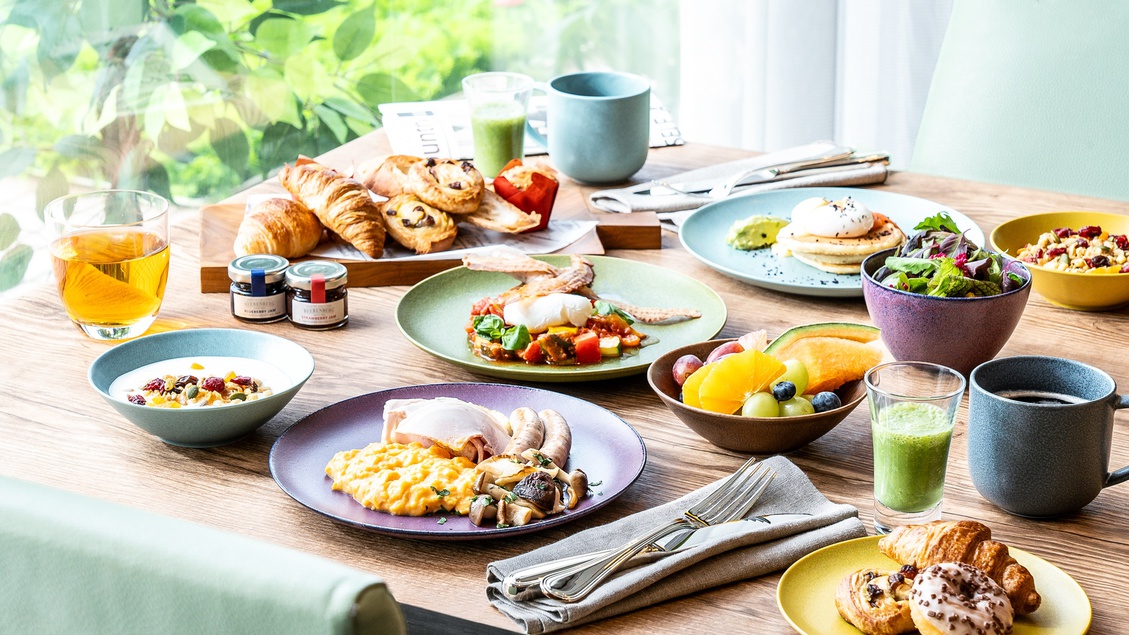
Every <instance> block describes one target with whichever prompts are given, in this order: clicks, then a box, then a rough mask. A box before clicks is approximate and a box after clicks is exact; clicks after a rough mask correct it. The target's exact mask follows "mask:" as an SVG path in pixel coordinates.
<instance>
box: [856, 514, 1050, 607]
mask: <svg viewBox="0 0 1129 635" xmlns="http://www.w3.org/2000/svg"><path fill="white" fill-rule="evenodd" d="M878 549H879V550H880V551H881V552H882V553H884V554H886V555H887V556H889V557H891V558H893V559H894V560H897V561H898V562H900V563H902V564H912V565H914V566H915V567H917V568H919V569H923V568H925V567H928V566H930V565H934V564H938V563H941V562H961V563H964V564H969V565H972V566H974V567H976V568H977V569H979V570H980V571H983V572H984V574H985V575H987V576H988V577H989V578H991V579H992V580H993V581H995V582H996V583H997V584H999V585H1000V586H1002V587H1003V588H1004V591H1006V592H1007V596H1008V599H1009V600H1010V601H1011V608H1012V609H1013V610H1014V611H1015V613H1016V615H1026V614H1027V613H1031V612H1032V611H1034V610H1035V609H1037V608H1039V604H1040V603H1041V602H1042V597H1041V596H1040V595H1039V593H1038V591H1036V590H1035V579H1034V578H1033V577H1032V576H1031V572H1030V571H1028V570H1027V568H1026V567H1024V566H1023V565H1021V564H1019V563H1018V562H1016V560H1015V558H1013V557H1012V556H1011V554H1009V553H1008V548H1007V545H1005V544H1003V543H1001V542H997V541H995V540H992V530H991V529H989V528H988V527H987V526H986V525H984V524H982V523H978V522H976V521H974V520H960V521H940V520H938V521H934V522H931V523H925V524H922V525H906V526H903V527H898V528H897V529H895V530H894V531H892V532H890V534H888V535H886V536H884V537H883V538H882V539H881V540H879V541H878Z"/></svg>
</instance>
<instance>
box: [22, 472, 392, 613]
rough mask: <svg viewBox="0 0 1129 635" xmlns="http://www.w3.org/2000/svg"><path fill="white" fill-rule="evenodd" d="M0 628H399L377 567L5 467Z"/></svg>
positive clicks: (389, 595)
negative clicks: (366, 568)
mask: <svg viewBox="0 0 1129 635" xmlns="http://www.w3.org/2000/svg"><path fill="white" fill-rule="evenodd" d="M0 616H2V617H0V632H4V633H43V634H53V633H60V634H61V633H68V634H70V633H84V634H87V633H91V634H101V633H106V634H110V633H113V634H115V635H117V634H134V633H136V634H141V633H145V634H147V635H148V634H156V635H167V634H179V633H184V634H189V633H192V634H196V633H214V634H221V635H224V634H231V635H235V634H239V635H244V634H252V633H270V634H271V635H286V634H293V635H307V634H309V635H319V634H320V635H369V634H381V635H384V634H386V633H387V634H390V635H399V634H400V633H403V632H405V629H406V627H405V622H404V616H403V613H402V612H401V610H400V606H399V605H398V604H397V603H396V601H395V600H394V599H393V598H392V595H391V594H390V593H389V592H388V589H387V588H386V587H385V586H384V583H383V582H382V581H381V580H380V578H378V577H376V576H374V575H372V574H368V573H364V572H361V571H358V570H356V569H352V568H350V567H347V566H345V565H343V564H340V563H337V562H333V561H330V560H326V559H324V558H319V557H316V556H312V555H309V554H305V553H301V552H298V551H293V550H290V549H285V548H283V547H279V546H276V545H271V544H267V543H264V542H259V541H256V540H252V539H250V538H246V537H243V536H238V535H235V534H230V533H226V532H222V531H218V530H215V529H211V528H208V527H204V526H201V525H196V524H193V523H189V522H185V521H182V520H176V519H173V518H167V517H164V516H157V515H155V514H150V513H147V512H142V511H139V510H136V509H131V508H128V507H122V506H119V505H114V504H111V503H108V502H105V501H100V500H96V499H92V498H87V497H84V496H80V495H78V494H73V493H70V492H63V491H60V490H55V489H51V488H47V487H43V486H41V485H33V484H31V483H24V482H22V481H17V480H13V479H7V478H4V477H0Z"/></svg>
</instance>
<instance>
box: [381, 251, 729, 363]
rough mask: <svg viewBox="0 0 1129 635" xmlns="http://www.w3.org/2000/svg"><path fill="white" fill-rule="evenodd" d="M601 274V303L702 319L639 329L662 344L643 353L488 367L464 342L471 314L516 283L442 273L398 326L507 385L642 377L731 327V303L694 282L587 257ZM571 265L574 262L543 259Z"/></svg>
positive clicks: (416, 294) (408, 300)
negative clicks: (675, 352) (688, 312)
mask: <svg viewBox="0 0 1129 635" xmlns="http://www.w3.org/2000/svg"><path fill="white" fill-rule="evenodd" d="M587 258H588V259H589V260H590V261H591V262H592V264H593V266H594V267H595V271H596V279H595V281H594V282H593V283H592V289H593V290H594V291H595V292H596V293H597V294H599V295H600V296H601V297H605V298H608V299H611V300H621V301H623V302H627V303H630V304H634V305H636V306H650V307H664V308H676V307H677V308H694V309H698V310H699V311H701V312H702V317H700V318H698V319H696V320H687V321H683V322H677V323H674V324H659V325H651V324H636V325H635V326H636V328H637V329H638V330H639V332H641V333H645V334H646V335H649V336H652V337H655V338H657V339H658V343H656V344H651V345H649V346H644V347H643V348H641V349H639V351H638V352H636V353H633V354H630V355H625V356H623V357H620V358H616V359H608V360H605V361H603V362H600V363H599V364H592V365H589V366H543V365H539V366H533V365H529V364H525V363H522V362H489V361H486V360H484V359H482V358H479V357H475V355H474V354H473V353H472V352H471V351H470V346H469V345H468V344H467V339H466V330H465V328H466V324H467V321H468V320H469V318H470V309H471V307H472V306H473V305H474V303H475V302H477V301H478V300H480V299H482V298H484V297H487V296H491V295H497V294H498V293H501V292H502V291H505V290H506V289H509V288H511V287H513V286H514V285H516V284H517V281H516V280H514V278H511V277H510V276H507V275H505V274H502V273H492V272H486V271H471V270H470V269H467V268H466V267H459V268H457V269H449V270H447V271H444V272H442V273H438V274H436V275H434V276H431V277H430V278H428V279H426V280H424V281H422V282H420V283H419V284H417V285H416V286H414V287H412V288H411V289H410V290H409V291H408V292H407V293H406V294H404V297H403V298H401V299H400V304H399V305H398V306H397V307H396V324H397V326H399V327H400V332H402V333H403V334H404V335H405V336H406V337H407V338H408V339H409V340H411V341H412V343H413V344H415V345H416V346H418V347H420V348H422V349H423V350H425V351H427V352H428V353H431V354H432V355H435V356H436V357H439V358H441V359H445V360H447V361H449V362H451V363H452V364H456V365H458V366H462V367H463V368H466V369H467V370H470V371H472V372H476V373H480V374H483V375H490V376H492V377H501V378H503V379H516V380H525V381H544V382H564V381H589V380H594V379H608V378H612V377H625V376H627V375H635V374H638V373H642V372H644V371H645V370H646V369H647V366H649V365H650V364H651V362H653V361H655V360H656V359H658V357H659V356H660V355H662V354H663V353H665V352H667V351H669V350H672V349H675V348H678V347H679V346H685V345H686V344H693V343H695V342H702V341H705V340H708V339H710V338H712V337H713V336H714V335H717V333H718V332H719V331H721V327H722V326H725V318H726V312H725V303H724V302H722V300H721V298H720V297H719V296H718V295H717V293H715V292H714V291H713V289H710V288H709V287H707V286H706V285H704V284H702V283H701V282H698V281H697V280H694V279H693V278H691V277H689V276H686V275H683V274H680V273H677V272H675V271H671V270H670V269H664V268H662V267H657V266H655V265H650V264H647V263H643V262H636V261H634V260H625V259H622V258H609V257H604V256H587ZM540 259H541V260H545V261H547V262H549V263H552V264H553V265H558V266H565V265H567V264H568V260H569V258H568V256H542V257H540Z"/></svg>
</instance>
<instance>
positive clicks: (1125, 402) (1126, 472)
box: [1102, 395, 1129, 487]
mask: <svg viewBox="0 0 1129 635" xmlns="http://www.w3.org/2000/svg"><path fill="white" fill-rule="evenodd" d="M1113 398H1114V402H1113V409H1114V410H1120V409H1121V408H1129V395H1125V396H1122V395H1114V396H1113ZM1125 481H1129V465H1126V466H1125V467H1123V468H1121V469H1120V470H1117V471H1116V472H1113V473H1111V474H1110V475H1109V476H1107V477H1106V479H1105V485H1103V486H1102V487H1109V486H1110V485H1117V484H1118V483H1124V482H1125Z"/></svg>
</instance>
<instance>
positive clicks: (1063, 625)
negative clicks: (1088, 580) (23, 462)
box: [776, 536, 1090, 635]
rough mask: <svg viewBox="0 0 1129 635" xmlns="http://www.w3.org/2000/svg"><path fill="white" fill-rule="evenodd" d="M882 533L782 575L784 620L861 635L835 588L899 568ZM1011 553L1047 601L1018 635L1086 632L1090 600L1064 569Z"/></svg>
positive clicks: (829, 634)
mask: <svg viewBox="0 0 1129 635" xmlns="http://www.w3.org/2000/svg"><path fill="white" fill-rule="evenodd" d="M879 538H880V536H869V537H867V538H856V539H855V540H847V541H845V542H840V543H838V544H834V545H831V546H829V547H824V548H823V549H820V550H819V551H814V552H812V553H810V554H808V555H807V556H804V557H803V558H801V559H800V560H799V561H798V562H796V564H793V565H792V566H791V567H790V568H789V569H788V570H787V571H785V572H784V576H783V577H781V578H780V586H779V587H777V589H776V602H777V604H779V605H780V612H781V613H782V614H783V615H784V619H786V620H788V622H789V623H790V624H791V625H792V628H795V629H796V630H797V631H798V632H800V633H804V634H805V635H859V632H860V631H859V630H858V629H856V628H855V627H854V626H851V625H850V624H848V623H847V622H845V621H843V618H841V617H839V611H837V610H835V587H837V586H838V585H839V582H840V581H841V580H842V579H843V578H845V577H847V575H848V574H850V573H852V572H853V571H857V570H859V569H864V568H867V567H875V568H879V569H889V570H891V571H894V570H897V569H898V568H899V567H900V565H899V564H898V563H896V562H894V561H893V560H891V559H890V558H887V557H886V556H884V555H883V554H882V552H880V551H878V539H879ZM1011 554H1012V555H1013V556H1015V559H1016V560H1018V561H1019V563H1020V564H1022V565H1023V566H1025V567H1027V569H1028V570H1029V571H1031V575H1032V576H1034V577H1035V587H1036V589H1037V590H1039V591H1040V593H1042V596H1043V604H1042V606H1040V607H1039V609H1038V610H1037V611H1035V612H1034V613H1031V614H1030V615H1024V616H1022V617H1017V618H1016V620H1015V624H1014V625H1013V626H1012V635H1035V634H1039V635H1052V634H1053V635H1076V634H1077V635H1081V634H1082V633H1085V632H1086V631H1087V630H1089V628H1090V599H1089V598H1088V597H1086V592H1085V591H1083V590H1082V587H1080V586H1078V583H1077V582H1075V581H1074V578H1072V577H1070V576H1069V575H1067V574H1066V573H1065V572H1064V571H1063V570H1062V569H1059V568H1058V567H1056V566H1054V565H1053V564H1051V563H1049V562H1047V561H1046V560H1043V559H1042V558H1040V557H1038V556H1034V555H1031V554H1029V553H1027V552H1026V551H1021V550H1019V549H1015V548H1012V549H1011Z"/></svg>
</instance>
